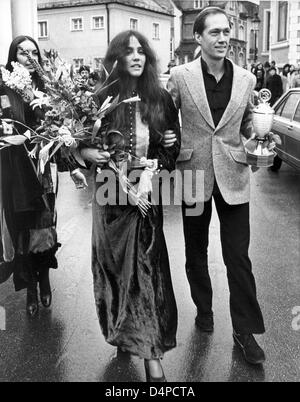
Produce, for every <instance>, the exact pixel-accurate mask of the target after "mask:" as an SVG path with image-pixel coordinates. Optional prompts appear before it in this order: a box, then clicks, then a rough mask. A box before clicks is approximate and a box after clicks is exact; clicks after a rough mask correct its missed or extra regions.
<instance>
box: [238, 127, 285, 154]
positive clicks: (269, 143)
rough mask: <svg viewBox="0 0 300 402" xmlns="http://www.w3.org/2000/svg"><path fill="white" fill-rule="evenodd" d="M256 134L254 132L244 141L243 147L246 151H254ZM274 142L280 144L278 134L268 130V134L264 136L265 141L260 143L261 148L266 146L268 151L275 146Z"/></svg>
mask: <svg viewBox="0 0 300 402" xmlns="http://www.w3.org/2000/svg"><path fill="white" fill-rule="evenodd" d="M257 139H258V137H257V135H256V134H255V133H253V134H252V136H251V138H250V139H249V140H248V141H246V143H245V148H246V149H247V151H248V152H254V151H255V149H256V147H257ZM276 144H279V145H280V144H282V142H281V138H280V137H279V135H277V134H274V133H272V132H271V131H270V133H269V134H268V135H266V137H265V141H264V142H263V144H262V147H263V148H267V149H268V150H269V151H272V150H273V149H274V148H275V147H276Z"/></svg>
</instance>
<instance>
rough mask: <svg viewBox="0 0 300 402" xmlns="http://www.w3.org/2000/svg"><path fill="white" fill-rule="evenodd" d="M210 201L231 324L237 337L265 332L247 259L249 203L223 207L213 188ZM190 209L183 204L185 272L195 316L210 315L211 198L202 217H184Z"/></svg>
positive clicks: (225, 204)
mask: <svg viewBox="0 0 300 402" xmlns="http://www.w3.org/2000/svg"><path fill="white" fill-rule="evenodd" d="M213 198H214V201H215V204H216V208H217V213H218V216H219V220H220V227H221V244H222V254H223V259H224V263H225V265H226V268H227V278H228V284H229V290H230V313H231V319H232V325H233V328H234V330H235V331H236V332H238V333H241V334H247V333H253V334H261V333H263V332H265V328H264V322H263V317H262V313H261V310H260V307H259V304H258V301H257V297H256V286H255V279H254V276H253V274H252V266H251V261H250V259H249V256H248V249H249V241H250V226H249V203H246V204H241V205H229V204H227V203H226V202H225V201H224V199H223V197H222V195H221V193H220V191H219V190H218V187H217V186H216V185H215V189H214V193H213ZM189 208H191V207H188V206H187V205H183V207H182V212H183V227H184V236H185V247H186V273H187V278H188V281H189V284H190V288H191V295H192V299H193V301H194V303H195V305H196V307H197V309H198V314H199V315H200V316H203V315H212V287H211V280H210V277H209V272H208V257H207V249H208V236H209V224H210V221H211V214H212V199H210V200H209V201H207V202H205V204H204V211H203V214H202V215H200V216H187V215H186V210H187V209H189Z"/></svg>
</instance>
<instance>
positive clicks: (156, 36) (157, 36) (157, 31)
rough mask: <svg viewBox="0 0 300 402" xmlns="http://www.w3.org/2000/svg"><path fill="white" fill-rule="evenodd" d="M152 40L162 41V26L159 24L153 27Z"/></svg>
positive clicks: (154, 24)
mask: <svg viewBox="0 0 300 402" xmlns="http://www.w3.org/2000/svg"><path fill="white" fill-rule="evenodd" d="M152 39H156V40H159V39H160V26H159V24H157V23H155V22H154V23H153V26H152Z"/></svg>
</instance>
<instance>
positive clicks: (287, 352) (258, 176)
mask: <svg viewBox="0 0 300 402" xmlns="http://www.w3.org/2000/svg"><path fill="white" fill-rule="evenodd" d="M251 187H252V201H251V248H250V256H251V258H252V262H253V270H254V274H255V277H256V281H257V291H258V297H259V301H260V303H261V307H262V310H263V313H264V318H265V324H266V329H267V332H266V334H264V335H262V336H258V337H257V339H258V341H259V343H260V344H261V346H262V347H263V348H264V350H265V352H266V356H267V361H266V363H265V364H264V365H263V366H262V367H254V366H251V365H248V364H247V363H246V362H245V361H244V360H243V357H242V356H241V354H240V352H239V350H237V349H236V347H235V346H234V345H233V340H232V328H231V321H230V316H229V307H228V297H229V294H228V286H227V277H226V270H225V267H224V264H223V261H222V255H221V248H220V241H219V223H218V219H217V217H216V214H214V216H213V221H212V224H211V232H210V249H209V261H210V273H211V277H212V282H213V289H214V300H213V303H214V313H215V331H214V333H213V334H211V335H207V334H204V333H201V332H199V331H198V330H197V329H196V328H195V326H194V318H195V313H196V311H195V307H194V305H193V303H192V301H191V297H190V293H189V287H188V283H187V280H186V277H185V272H184V243H183V234H182V223H181V215H180V209H179V207H168V208H166V210H165V235H166V239H167V243H168V249H169V255H170V262H171V270H172V278H173V282H174V290H175V294H176V299H177V304H178V310H179V326H178V346H177V348H176V349H174V350H173V351H171V352H169V353H168V354H166V356H165V359H164V361H163V366H164V370H165V374H166V377H167V379H168V381H170V382H183V381H186V382H200V381H207V382H211V381H221V382H228V381H236V382H239V381H247V382H250V381H257V382H259V381H266V382H273V381H281V382H287V381H292V382H295V381H300V216H299V214H300V172H297V171H296V170H294V169H292V168H290V167H288V166H287V165H285V164H283V166H282V169H281V170H280V171H279V173H273V172H271V171H269V170H267V169H261V170H260V171H258V172H257V173H255V174H254V175H252V185H251ZM57 207H58V214H59V223H58V230H59V240H60V242H61V243H62V247H61V249H60V250H59V253H58V259H59V269H58V270H57V271H53V270H52V271H51V283H52V287H53V305H52V307H51V309H49V310H47V309H44V308H41V309H40V313H39V316H38V317H37V318H35V319H29V318H28V317H27V316H26V312H25V296H26V294H25V291H22V292H19V293H15V292H14V289H13V284H12V281H11V280H9V281H8V282H7V283H5V284H3V285H0V313H2V316H3V314H4V309H5V313H6V329H5V330H1V327H0V382H5V381H49V382H51V381H53V382H70V381H81V382H87V381H92V382H113V381H121V382H128V381H136V382H139V381H144V378H145V374H144V369H143V361H141V360H140V359H138V358H136V357H131V358H129V357H128V356H126V355H123V356H118V355H117V354H116V348H114V347H112V346H110V345H108V344H106V343H105V341H104V339H103V336H102V334H101V332H100V328H99V323H98V320H97V316H96V310H95V305H94V301H93V287H92V274H91V269H90V237H91V194H90V191H79V190H76V189H75V187H74V184H73V182H72V181H71V180H70V178H69V177H68V175H67V174H62V175H61V176H60V189H59V195H58V203H57ZM297 306H299V308H298V309H297V308H296V307H297ZM297 311H298V317H297V315H296V312H297ZM293 313H294V315H293ZM2 327H3V325H2ZM2 329H3V328H2Z"/></svg>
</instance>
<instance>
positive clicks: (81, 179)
mask: <svg viewBox="0 0 300 402" xmlns="http://www.w3.org/2000/svg"><path fill="white" fill-rule="evenodd" d="M70 175H71V178H72V180H73V181H74V183H75V186H76V188H78V189H79V188H86V187H88V184H87V181H86V178H85V175H84V174H83V173H82V172H81V171H80V170H79V169H75V170H73V171H72V172H71V173H70Z"/></svg>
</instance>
